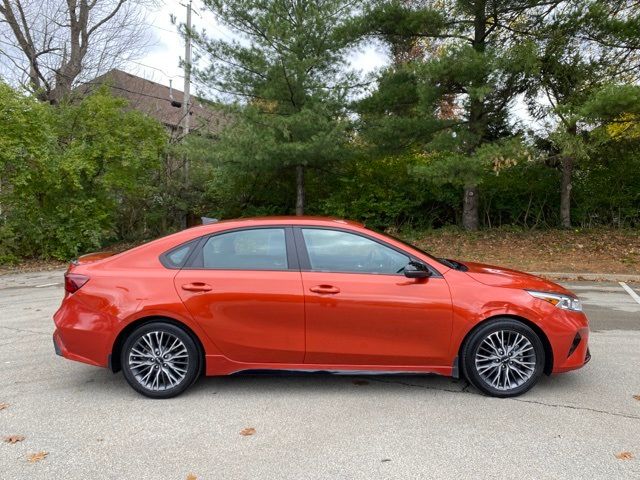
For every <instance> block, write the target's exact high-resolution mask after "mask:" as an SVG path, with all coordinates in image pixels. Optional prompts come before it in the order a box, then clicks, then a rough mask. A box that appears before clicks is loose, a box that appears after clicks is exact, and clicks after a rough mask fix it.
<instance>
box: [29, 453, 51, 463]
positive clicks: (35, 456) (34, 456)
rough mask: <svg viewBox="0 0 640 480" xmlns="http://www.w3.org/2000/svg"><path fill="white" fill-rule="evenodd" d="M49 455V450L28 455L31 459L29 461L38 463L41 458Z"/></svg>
mask: <svg viewBox="0 0 640 480" xmlns="http://www.w3.org/2000/svg"><path fill="white" fill-rule="evenodd" d="M47 455H49V452H38V453H32V454H30V455H29V456H28V457H27V460H29V463H36V462H39V461H40V460H44V458H45V457H46V456H47Z"/></svg>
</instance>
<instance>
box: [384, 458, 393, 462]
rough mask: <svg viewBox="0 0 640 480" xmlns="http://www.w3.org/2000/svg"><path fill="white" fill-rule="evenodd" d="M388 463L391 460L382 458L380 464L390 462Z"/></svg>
mask: <svg viewBox="0 0 640 480" xmlns="http://www.w3.org/2000/svg"><path fill="white" fill-rule="evenodd" d="M390 461H391V459H390V458H383V459H382V463H386V462H390Z"/></svg>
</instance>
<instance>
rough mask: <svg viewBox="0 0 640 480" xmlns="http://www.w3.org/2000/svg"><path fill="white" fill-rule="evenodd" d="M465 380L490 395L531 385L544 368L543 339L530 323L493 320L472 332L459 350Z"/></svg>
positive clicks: (513, 393) (517, 391)
mask: <svg viewBox="0 0 640 480" xmlns="http://www.w3.org/2000/svg"><path fill="white" fill-rule="evenodd" d="M462 362H463V370H464V374H465V376H466V378H467V380H468V381H469V382H470V383H471V384H472V385H473V386H474V387H476V388H477V389H478V390H480V391H481V392H483V393H485V394H487V395H491V396H493V397H515V396H517V395H521V394H523V393H524V392H526V391H528V390H529V389H530V388H532V387H533V386H534V385H535V384H536V383H537V382H538V379H539V378H540V376H541V375H542V373H543V371H544V363H545V351H544V346H543V345H542V341H541V340H540V338H539V337H538V335H537V334H536V332H534V331H533V330H532V329H531V328H530V327H529V326H527V325H525V324H524V323H522V322H519V321H517V320H513V319H510V318H504V319H495V320H491V321H489V322H487V323H486V324H484V325H482V326H481V327H480V328H478V329H477V330H476V331H474V332H473V333H472V334H471V336H470V337H469V339H468V340H467V342H466V343H465V346H464V348H463V351H462Z"/></svg>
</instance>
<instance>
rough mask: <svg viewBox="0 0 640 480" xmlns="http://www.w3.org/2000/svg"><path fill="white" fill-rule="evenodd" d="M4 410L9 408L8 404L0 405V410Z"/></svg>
mask: <svg viewBox="0 0 640 480" xmlns="http://www.w3.org/2000/svg"><path fill="white" fill-rule="evenodd" d="M5 408H9V404H8V403H0V410H4V409H5Z"/></svg>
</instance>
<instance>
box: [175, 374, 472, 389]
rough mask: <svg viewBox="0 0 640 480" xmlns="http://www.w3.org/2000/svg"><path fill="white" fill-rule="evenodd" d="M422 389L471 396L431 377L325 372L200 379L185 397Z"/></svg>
mask: <svg viewBox="0 0 640 480" xmlns="http://www.w3.org/2000/svg"><path fill="white" fill-rule="evenodd" d="M408 388H414V389H422V390H427V391H434V392H438V391H442V392H452V393H463V392H474V393H475V390H474V389H473V388H472V387H471V386H470V385H469V384H468V383H467V382H466V381H465V380H456V379H453V378H449V377H443V376H440V375H433V374H409V375H408V374H377V375H362V374H353V375H351V374H331V373H328V372H271V371H269V372H247V373H237V374H234V375H229V376H222V377H203V378H201V379H200V380H198V382H197V383H196V384H195V385H193V386H192V387H191V388H190V389H189V390H188V391H187V392H185V395H190V394H191V395H198V394H202V393H205V394H206V393H210V392H216V393H217V392H219V391H224V392H225V393H230V392H233V393H243V392H246V393H255V392H256V391H259V392H260V393H272V392H283V391H286V392H290V393H297V392H307V391H313V392H314V395H332V394H335V393H345V392H348V393H353V394H355V395H359V394H368V393H370V392H371V391H372V390H374V389H375V390H376V391H381V389H384V390H389V389H393V390H399V389H405V390H406V389H408Z"/></svg>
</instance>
